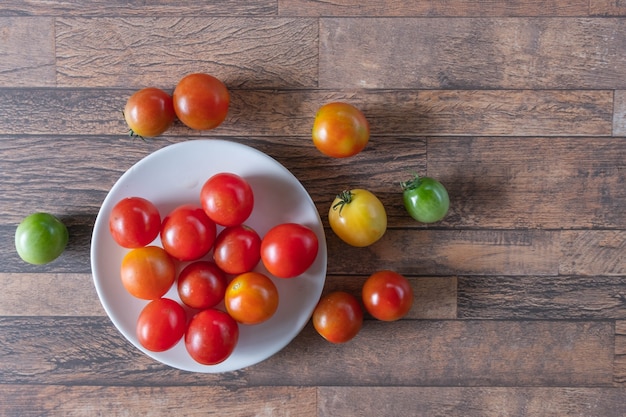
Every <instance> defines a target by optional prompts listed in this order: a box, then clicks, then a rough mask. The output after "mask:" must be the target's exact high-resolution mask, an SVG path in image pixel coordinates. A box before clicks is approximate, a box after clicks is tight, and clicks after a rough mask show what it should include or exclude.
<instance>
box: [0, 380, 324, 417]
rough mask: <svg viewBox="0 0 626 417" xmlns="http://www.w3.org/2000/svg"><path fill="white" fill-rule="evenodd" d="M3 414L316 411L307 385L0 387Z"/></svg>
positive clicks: (80, 416)
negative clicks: (243, 386) (235, 386)
mask: <svg viewBox="0 0 626 417" xmlns="http://www.w3.org/2000/svg"><path fill="white" fill-rule="evenodd" d="M0 396H1V397H2V398H3V400H2V402H1V403H0V414H2V415H4V416H18V415H19V416H22V417H30V416H33V417H34V416H42V415H45V416H63V417H73V416H76V417H84V416H97V415H109V416H111V415H115V416H120V415H134V416H139V415H141V416H150V417H158V416H173V415H176V416H181V415H185V416H188V415H203V416H223V415H225V414H227V415H229V416H242V417H243V416H251V415H257V416H276V417H280V416H285V417H287V416H289V417H291V416H294V417H295V416H301V417H310V416H313V415H316V413H317V390H316V388H313V387H311V388H308V387H258V388H239V389H232V388H223V387H220V386H196V387H194V386H183V387H176V386H172V387H141V386H139V387H126V386H116V387H97V386H94V387H92V386H62V385H6V384H2V385H0Z"/></svg>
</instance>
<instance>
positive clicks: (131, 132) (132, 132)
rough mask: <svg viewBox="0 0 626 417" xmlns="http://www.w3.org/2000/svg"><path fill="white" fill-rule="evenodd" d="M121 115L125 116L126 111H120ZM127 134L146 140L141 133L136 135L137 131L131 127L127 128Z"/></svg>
mask: <svg viewBox="0 0 626 417" xmlns="http://www.w3.org/2000/svg"><path fill="white" fill-rule="evenodd" d="M122 116H123V117H124V118H126V113H124V111H122ZM128 136H129V137H131V138H139V139H141V140H143V141H144V142H147V141H146V138H144V137H143V136H141V135H138V134H137V133H136V132H135V131H134V130H133V129H131V128H128Z"/></svg>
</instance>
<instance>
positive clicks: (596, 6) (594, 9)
mask: <svg viewBox="0 0 626 417" xmlns="http://www.w3.org/2000/svg"><path fill="white" fill-rule="evenodd" d="M589 13H590V14H592V15H598V16H626V4H624V2H623V1H621V0H589Z"/></svg>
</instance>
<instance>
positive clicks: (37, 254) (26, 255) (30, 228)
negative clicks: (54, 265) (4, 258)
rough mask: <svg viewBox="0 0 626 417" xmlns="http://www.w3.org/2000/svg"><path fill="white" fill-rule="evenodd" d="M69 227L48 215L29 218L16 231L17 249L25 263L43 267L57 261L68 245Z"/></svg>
mask: <svg viewBox="0 0 626 417" xmlns="http://www.w3.org/2000/svg"><path fill="white" fill-rule="evenodd" d="M68 237H69V235H68V232H67V227H65V225H64V224H63V223H62V222H61V221H60V220H59V219H57V218H56V217H54V216H53V215H51V214H48V213H33V214H31V215H30V216H27V217H26V218H25V219H24V220H22V223H20V224H19V226H17V229H16V230H15V249H17V253H18V255H20V258H22V259H23V260H24V261H25V262H28V263H31V264H35V265H43V264H47V263H49V262H52V261H53V260H55V259H56V258H57V257H58V256H59V255H61V253H63V251H64V250H65V246H66V245H67V240H68Z"/></svg>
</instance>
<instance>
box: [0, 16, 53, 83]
mask: <svg viewBox="0 0 626 417" xmlns="http://www.w3.org/2000/svg"><path fill="white" fill-rule="evenodd" d="M21 39H28V42H22V41H21ZM0 40H1V41H2V49H1V50H0V57H1V59H0V86H2V87H24V86H27V87H35V86H37V87H46V86H54V85H55V83H56V76H55V50H54V20H53V19H51V18H48V17H0Z"/></svg>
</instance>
